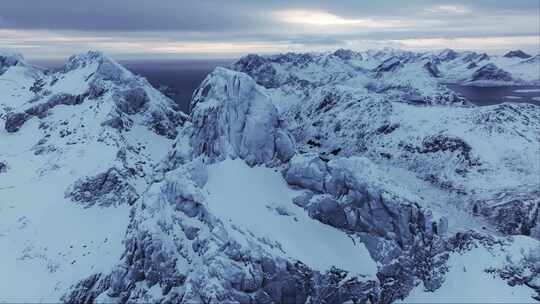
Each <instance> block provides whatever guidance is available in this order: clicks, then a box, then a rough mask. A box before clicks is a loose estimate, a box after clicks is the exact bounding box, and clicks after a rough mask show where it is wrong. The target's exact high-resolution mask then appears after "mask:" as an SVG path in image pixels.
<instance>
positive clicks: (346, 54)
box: [332, 49, 362, 60]
mask: <svg viewBox="0 0 540 304" xmlns="http://www.w3.org/2000/svg"><path fill="white" fill-rule="evenodd" d="M332 55H334V56H336V57H338V58H340V59H342V60H351V59H353V58H355V57H359V58H360V59H362V55H360V54H357V53H355V52H353V51H351V50H346V49H338V50H336V51H335V52H334V53H332Z"/></svg>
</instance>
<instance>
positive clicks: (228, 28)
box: [0, 0, 540, 59]
mask: <svg viewBox="0 0 540 304" xmlns="http://www.w3.org/2000/svg"><path fill="white" fill-rule="evenodd" d="M1 2H2V3H1V5H0V7H1V9H0V49H4V50H8V51H15V52H19V53H22V54H23V55H25V57H27V58H29V59H40V58H65V57H66V56H69V55H71V54H73V53H78V52H83V51H86V50H88V49H98V50H102V51H104V52H106V53H108V54H110V55H112V56H114V57H115V58H118V59H129V58H164V57H171V58H208V57H215V58H232V57H238V56H240V55H242V54H245V53H278V52H287V51H326V50H333V49H337V48H350V49H355V50H363V49H369V48H382V47H395V48H405V49H415V50H422V49H442V48H446V47H450V48H456V49H473V50H485V51H488V52H490V53H500V52H504V51H506V50H509V49H518V48H519V49H523V50H525V51H528V52H530V53H534V54H536V53H539V52H540V50H539V48H540V38H539V35H540V33H539V32H540V17H539V14H540V8H539V5H540V4H539V3H540V1H539V0H477V1H436V0H432V1H427V0H377V1H375V0H371V1H364V0H341V1H308V0H305V1H290V0H289V1H281V0H274V1H264V2H263V1H255V0H251V1H249V0H245V1H244V0H237V1H225V0H221V1H219V0H198V1H183V0H80V1H79V0H2V1H1Z"/></svg>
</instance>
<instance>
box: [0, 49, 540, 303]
mask: <svg viewBox="0 0 540 304" xmlns="http://www.w3.org/2000/svg"><path fill="white" fill-rule="evenodd" d="M539 68H540V56H539V55H535V56H530V55H527V54H525V53H523V52H522V51H511V52H509V53H507V54H506V55H504V56H493V55H487V54H485V53H476V52H457V51H454V50H444V51H442V52H422V53H419V52H409V51H403V50H393V49H385V50H380V51H366V52H354V51H350V50H343V49H341V50H337V51H335V52H331V53H322V54H321V53H319V54H307V53H305V54H297V53H287V54H280V55H270V56H260V55H248V56H245V57H242V58H240V59H239V60H238V61H236V62H235V63H233V64H232V65H231V66H230V67H229V68H221V67H218V68H216V69H215V70H214V71H213V72H212V73H210V74H209V75H208V76H207V77H206V79H205V80H204V81H203V82H202V83H201V84H200V86H199V87H198V89H197V90H196V91H195V92H194V94H193V98H192V101H191V111H190V113H189V115H188V114H185V113H183V112H181V111H179V109H178V108H177V106H176V105H175V103H174V102H173V101H172V100H171V99H169V98H168V97H166V96H164V95H163V94H162V93H161V92H160V91H158V90H156V89H155V88H153V87H152V86H151V85H150V83H149V82H148V81H146V80H145V79H144V78H142V77H139V76H136V75H133V74H132V73H131V72H129V71H128V70H126V69H125V68H124V67H122V66H121V65H120V64H118V63H116V62H115V61H114V60H112V59H111V58H109V57H107V56H106V55H104V54H102V53H100V52H95V51H90V52H88V53H85V54H79V55H75V56H72V57H71V58H70V59H69V60H68V61H67V62H66V64H65V66H64V67H63V68H61V69H58V70H55V71H51V70H46V69H42V68H38V67H35V66H32V65H30V64H27V63H26V62H25V61H24V59H23V58H22V57H21V56H19V55H14V54H7V53H0V126H2V127H1V128H0V248H1V249H2V250H0V261H2V262H1V264H0V266H1V267H0V269H2V271H1V274H0V302H9V303H12V302H40V301H42V302H59V301H62V302H67V303H137V302H140V303H149V302H152V303H153V302H156V303H394V302H401V301H403V302H409V303H410V302H415V303H416V302H427V303H433V302H465V303H470V302H495V301H502V302H505V303H510V302H521V303H522V302H531V301H534V300H536V301H540V267H539V266H538V265H539V261H540V249H539V248H540V207H539V205H540V190H539V189H540V180H539V176H540V157H539V155H540V111H539V108H538V106H535V105H532V104H513V103H503V104H500V105H495V106H485V107H477V106H474V105H471V104H470V103H469V102H468V101H467V100H466V99H465V98H463V97H462V96H460V95H459V94H456V93H455V92H453V91H452V90H450V89H448V88H447V87H446V86H445V85H444V83H459V84H462V85H474V86H488V85H489V86H493V85H540V75H539V73H540V69H539Z"/></svg>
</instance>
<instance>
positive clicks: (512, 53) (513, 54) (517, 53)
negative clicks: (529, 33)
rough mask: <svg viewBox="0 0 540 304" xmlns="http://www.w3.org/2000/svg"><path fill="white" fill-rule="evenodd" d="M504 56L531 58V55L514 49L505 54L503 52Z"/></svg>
mask: <svg viewBox="0 0 540 304" xmlns="http://www.w3.org/2000/svg"><path fill="white" fill-rule="evenodd" d="M504 57H506V58H516V57H517V58H522V59H526V58H531V57H532V56H531V55H529V54H527V53H525V52H523V51H522V50H515V51H510V52H508V53H506V54H504Z"/></svg>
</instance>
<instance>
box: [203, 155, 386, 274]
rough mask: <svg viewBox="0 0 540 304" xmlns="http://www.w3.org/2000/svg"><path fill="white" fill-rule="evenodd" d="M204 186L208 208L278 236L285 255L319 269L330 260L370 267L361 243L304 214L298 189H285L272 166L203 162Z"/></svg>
mask: <svg viewBox="0 0 540 304" xmlns="http://www.w3.org/2000/svg"><path fill="white" fill-rule="evenodd" d="M205 189H206V190H207V191H208V197H207V202H208V205H209V206H208V207H209V209H210V210H211V211H212V213H214V214H216V215H218V216H219V217H220V218H222V219H223V220H224V222H229V224H231V225H236V226H239V227H240V228H242V229H245V230H247V231H251V232H252V233H253V234H255V236H256V237H260V238H267V239H269V240H272V241H276V242H278V243H279V244H280V245H281V248H282V250H283V253H284V254H286V255H287V256H289V257H292V258H294V259H298V260H300V261H302V262H304V263H305V264H307V265H308V266H310V267H313V268H314V269H317V270H320V271H325V270H329V269H330V268H331V267H332V266H336V267H338V268H341V269H344V270H348V271H351V272H352V273H356V274H363V275H370V276H374V275H375V273H376V270H377V269H376V264H375V262H374V261H373V260H372V259H371V257H370V256H369V253H368V252H367V250H366V248H365V247H364V245H363V244H362V243H359V242H355V239H353V238H352V237H349V236H347V235H346V234H344V233H343V232H341V231H339V230H338V229H335V228H333V227H330V226H327V225H324V224H322V223H320V222H318V221H316V220H314V219H312V218H310V217H309V216H308V215H307V214H306V213H305V211H304V210H303V209H301V208H299V207H297V206H296V205H294V204H293V203H292V198H293V197H294V196H295V195H298V191H294V190H292V189H290V188H289V186H288V185H287V184H286V182H285V181H284V180H283V178H282V177H281V174H280V173H279V172H276V170H275V169H270V168H265V167H253V168H251V167H249V166H248V165H247V164H246V163H245V162H244V161H242V160H240V159H236V160H231V159H227V160H225V161H222V162H219V163H216V164H213V165H210V166H209V168H208V183H207V184H206V186H205ZM280 212H281V213H289V215H280V214H279V213H280Z"/></svg>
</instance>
